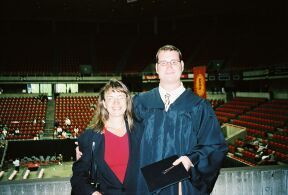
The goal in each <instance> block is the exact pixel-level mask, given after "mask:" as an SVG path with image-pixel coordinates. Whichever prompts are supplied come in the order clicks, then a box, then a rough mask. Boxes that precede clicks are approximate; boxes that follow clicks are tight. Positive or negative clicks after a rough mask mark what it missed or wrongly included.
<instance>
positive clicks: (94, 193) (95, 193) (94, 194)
mask: <svg viewBox="0 0 288 195" xmlns="http://www.w3.org/2000/svg"><path fill="white" fill-rule="evenodd" d="M92 195H102V194H101V193H100V192H98V191H96V192H93V194H92Z"/></svg>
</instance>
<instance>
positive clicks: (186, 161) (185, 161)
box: [173, 156, 194, 171]
mask: <svg viewBox="0 0 288 195" xmlns="http://www.w3.org/2000/svg"><path fill="white" fill-rule="evenodd" d="M181 162H182V164H183V165H184V167H185V169H186V171H189V169H190V168H191V167H194V165H193V164H192V162H191V161H190V159H189V158H188V157H187V156H181V157H179V158H178V159H177V160H175V161H174V162H173V165H174V166H176V165H178V164H179V163H181Z"/></svg>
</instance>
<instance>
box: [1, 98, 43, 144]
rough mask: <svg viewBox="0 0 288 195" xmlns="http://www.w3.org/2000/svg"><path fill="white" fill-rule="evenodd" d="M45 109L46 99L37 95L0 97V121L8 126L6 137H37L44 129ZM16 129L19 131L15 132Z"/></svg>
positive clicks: (9, 138) (8, 138)
mask: <svg viewBox="0 0 288 195" xmlns="http://www.w3.org/2000/svg"><path fill="white" fill-rule="evenodd" d="M46 109H47V100H46V99H39V98H38V97H23V98H18V97H17V98H16V97H15V98H13V97H12V98H0V118H1V120H2V121H1V123H2V125H6V126H7V127H8V134H7V136H6V139H7V140H11V139H33V138H34V137H37V136H38V135H39V133H40V132H41V131H42V132H43V131H44V122H45V117H46ZM35 119H36V120H35ZM34 120H35V122H34ZM43 121H44V122H43ZM16 129H19V133H15V130H16Z"/></svg>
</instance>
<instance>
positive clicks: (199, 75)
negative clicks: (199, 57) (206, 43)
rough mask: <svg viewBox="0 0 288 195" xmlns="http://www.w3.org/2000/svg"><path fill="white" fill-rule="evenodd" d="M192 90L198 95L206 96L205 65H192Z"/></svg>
mask: <svg viewBox="0 0 288 195" xmlns="http://www.w3.org/2000/svg"><path fill="white" fill-rule="evenodd" d="M193 74H194V92H195V93H196V94H197V95H199V96H200V97H203V98H206V78H205V74H206V66H196V67H193Z"/></svg>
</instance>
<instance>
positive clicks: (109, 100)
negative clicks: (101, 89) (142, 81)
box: [103, 89, 127, 117]
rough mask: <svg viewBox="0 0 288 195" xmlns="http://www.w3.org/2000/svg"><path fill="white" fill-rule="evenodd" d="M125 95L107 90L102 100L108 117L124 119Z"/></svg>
mask: <svg viewBox="0 0 288 195" xmlns="http://www.w3.org/2000/svg"><path fill="white" fill-rule="evenodd" d="M126 98H127V97H126V94H125V93H123V92H118V91H116V90H114V89H109V90H108V91H107V92H106V93H105V95H104V100H103V105H104V107H105V108H106V109H107V111H108V113H109V117H120V116H122V117H124V114H125V111H126V109H127V103H126Z"/></svg>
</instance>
